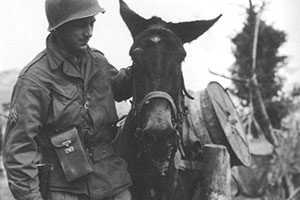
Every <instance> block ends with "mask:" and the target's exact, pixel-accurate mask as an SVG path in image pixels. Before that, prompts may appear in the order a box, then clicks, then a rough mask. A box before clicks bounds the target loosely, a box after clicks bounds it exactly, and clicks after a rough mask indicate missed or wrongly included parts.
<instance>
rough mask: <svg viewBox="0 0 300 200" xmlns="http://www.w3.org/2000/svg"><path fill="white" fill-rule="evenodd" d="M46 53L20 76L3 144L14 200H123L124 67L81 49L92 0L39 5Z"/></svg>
mask: <svg viewBox="0 0 300 200" xmlns="http://www.w3.org/2000/svg"><path fill="white" fill-rule="evenodd" d="M45 8H46V15H47V19H48V22H49V31H50V34H49V36H48V37H47V39H46V49H45V50H43V51H42V52H41V53H40V54H38V55H37V56H36V57H35V58H34V59H33V60H32V61H31V62H30V63H29V64H28V65H27V66H26V67H25V68H24V69H23V70H22V71H21V73H20V75H19V77H18V81H17V83H16V85H15V87H14V90H13V94H12V99H11V108H10V114H9V119H8V123H7V129H6V134H5V138H4V148H3V150H4V152H3V157H4V165H5V169H6V171H7V176H8V182H9V187H10V190H11V192H12V194H13V195H14V197H15V198H16V199H21V200H40V199H45V200H46V199H48V200H54V199H70V200H73V199H74V200H85V199H97V200H100V199H101V200H102V199H105V200H130V199H131V194H130V192H129V190H128V187H129V186H130V185H131V179H130V176H129V173H128V171H127V163H126V162H125V161H124V160H123V159H121V158H120V157H119V156H118V154H117V153H116V150H115V147H114V143H113V141H114V138H115V136H116V127H115V126H114V124H115V123H116V122H117V121H118V117H117V114H116V108H115V102H114V101H115V100H117V101H121V100H124V99H127V98H129V97H131V87H132V82H131V78H130V74H131V73H130V71H131V70H130V68H126V69H121V70H120V71H118V70H116V68H114V67H113V66H112V65H111V64H109V63H108V61H107V60H106V58H105V57H104V55H103V54H102V53H101V52H100V51H98V50H96V49H92V48H90V47H89V46H88V41H89V39H90V38H91V37H92V33H93V26H94V22H95V15H97V14H98V13H101V12H102V13H103V12H104V9H103V8H101V7H100V6H99V4H98V2H97V0H84V1H83V0H46V3H45Z"/></svg>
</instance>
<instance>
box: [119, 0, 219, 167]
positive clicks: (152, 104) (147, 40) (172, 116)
mask: <svg viewBox="0 0 300 200" xmlns="http://www.w3.org/2000/svg"><path fill="white" fill-rule="evenodd" d="M120 13H121V16H122V18H123V20H124V21H125V23H126V25H127V27H128V29H129V30H130V32H131V35H132V37H133V40H134V43H133V45H132V47H131V49H130V56H131V57H132V60H133V82H134V85H133V87H134V88H133V107H134V108H135V109H136V112H137V117H136V119H137V126H138V131H137V135H138V137H143V138H144V142H145V146H146V147H147V148H146V150H147V151H148V153H149V155H150V156H151V157H152V158H154V159H155V161H157V163H160V164H159V165H161V166H163V165H164V163H165V161H166V160H168V159H169V158H170V157H171V156H172V153H174V151H175V149H174V148H175V147H176V145H177V140H178V136H177V130H176V124H177V123H179V122H178V113H177V112H178V111H179V110H181V109H180V106H179V104H180V97H181V95H182V91H185V88H184V83H183V77H182V70H181V63H182V62H183V60H184V58H185V56H186V52H185V50H184V48H183V44H184V43H187V42H191V41H192V40H194V39H196V38H197V37H199V36H200V35H202V34H203V33H204V32H205V31H207V30H208V29H209V28H210V27H211V26H212V25H213V24H214V23H215V22H216V21H217V20H218V19H219V17H220V16H219V17H217V18H216V19H213V20H208V21H205V20H202V21H193V22H184V23H170V22H169V23H168V22H165V21H163V20H162V19H161V18H158V17H152V18H151V19H144V18H143V17H141V16H139V15H138V14H136V13H135V12H134V11H132V10H131V9H130V8H129V7H128V6H127V5H126V4H125V3H124V2H123V1H122V0H120ZM148 147H149V148H148Z"/></svg>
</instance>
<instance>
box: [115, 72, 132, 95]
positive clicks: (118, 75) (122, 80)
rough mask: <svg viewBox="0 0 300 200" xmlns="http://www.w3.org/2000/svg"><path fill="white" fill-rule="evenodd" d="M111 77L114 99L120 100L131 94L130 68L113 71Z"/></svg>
mask: <svg viewBox="0 0 300 200" xmlns="http://www.w3.org/2000/svg"><path fill="white" fill-rule="evenodd" d="M114 73H115V75H114V76H113V78H112V81H113V93H114V97H115V100H116V101H122V100H126V99H128V98H130V97H131V96H132V68H131V67H127V68H122V69H120V71H117V70H116V71H115V72H114Z"/></svg>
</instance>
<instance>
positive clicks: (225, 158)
mask: <svg viewBox="0 0 300 200" xmlns="http://www.w3.org/2000/svg"><path fill="white" fill-rule="evenodd" d="M203 164H204V166H203V182H202V183H203V185H202V192H201V200H230V199H231V192H230V178H231V172H230V157H229V153H228V151H227V148H226V147H225V146H223V145H214V144H207V145H205V146H204V149H203Z"/></svg>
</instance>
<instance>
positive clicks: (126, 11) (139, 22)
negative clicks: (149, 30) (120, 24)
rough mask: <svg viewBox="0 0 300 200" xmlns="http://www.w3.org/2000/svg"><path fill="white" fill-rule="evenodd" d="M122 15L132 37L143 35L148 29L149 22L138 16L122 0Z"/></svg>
mask: <svg viewBox="0 0 300 200" xmlns="http://www.w3.org/2000/svg"><path fill="white" fill-rule="evenodd" d="M120 14H121V16H122V19H123V20H124V22H125V23H126V25H127V27H128V29H129V31H130V33H131V35H132V37H135V36H136V35H138V34H139V33H141V32H142V31H143V30H144V29H146V27H147V20H146V19H144V18H143V17H141V16H139V15H138V14H136V13H135V12H134V11H133V10H131V9H130V8H129V7H128V5H127V4H126V3H125V2H124V1H122V0H120Z"/></svg>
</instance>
